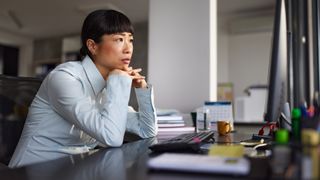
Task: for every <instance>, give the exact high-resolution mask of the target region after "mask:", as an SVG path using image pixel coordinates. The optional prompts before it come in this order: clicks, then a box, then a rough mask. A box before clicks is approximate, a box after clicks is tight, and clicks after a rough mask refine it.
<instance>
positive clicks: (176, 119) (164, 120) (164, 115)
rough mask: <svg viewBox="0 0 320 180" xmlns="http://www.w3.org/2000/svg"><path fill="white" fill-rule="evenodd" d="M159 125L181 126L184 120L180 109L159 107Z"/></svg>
mask: <svg viewBox="0 0 320 180" xmlns="http://www.w3.org/2000/svg"><path fill="white" fill-rule="evenodd" d="M157 120H158V127H160V128H161V127H181V126H184V125H185V124H184V120H183V117H182V115H180V113H179V111H177V110H175V109H157Z"/></svg>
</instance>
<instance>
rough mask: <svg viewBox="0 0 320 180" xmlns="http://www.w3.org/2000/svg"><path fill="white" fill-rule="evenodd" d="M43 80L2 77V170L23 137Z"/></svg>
mask: <svg viewBox="0 0 320 180" xmlns="http://www.w3.org/2000/svg"><path fill="white" fill-rule="evenodd" d="M41 82H42V79H39V78H30V77H12V76H5V75H0V168H1V167H2V168H3V166H5V165H7V164H8V163H9V161H10V159H11V156H12V155H13V152H14V150H15V147H16V145H17V143H18V141H19V138H20V136H21V132H22V129H23V126H24V122H25V120H26V117H27V114H28V107H29V105H30V104H31V102H32V100H33V98H34V96H35V95H36V93H37V91H38V89H39V87H40V85H41Z"/></svg>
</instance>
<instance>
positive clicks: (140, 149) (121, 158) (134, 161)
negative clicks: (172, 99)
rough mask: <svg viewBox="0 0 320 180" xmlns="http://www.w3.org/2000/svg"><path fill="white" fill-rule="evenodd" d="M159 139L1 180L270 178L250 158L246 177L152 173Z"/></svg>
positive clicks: (263, 162) (235, 138)
mask: <svg viewBox="0 0 320 180" xmlns="http://www.w3.org/2000/svg"><path fill="white" fill-rule="evenodd" d="M247 138H250V135H243V134H230V136H228V137H216V141H217V142H218V143H225V142H227V143H237V142H239V140H242V139H247ZM156 141H157V139H156V138H152V139H144V140H139V141H136V142H132V143H127V144H124V145H123V146H122V147H120V148H105V149H99V150H95V151H93V152H90V153H86V154H80V155H73V156H68V157H65V158H61V159H57V160H53V161H49V162H44V163H39V164H34V165H29V166H26V167H22V168H17V169H6V170H1V171H0V179H1V180H4V179H10V180H15V179H19V180H21V179H36V180H37V179H41V180H42V179H46V180H49V179H54V180H62V179H77V180H82V179H83V180H93V179H106V180H107V179H112V180H114V179H117V180H122V179H139V180H144V179H156V180H157V179H213V178H214V177H217V178H221V177H225V178H237V179H238V178H243V179H248V178H259V179H261V178H267V177H268V171H269V168H268V167H269V165H268V160H267V159H263V158H259V159H250V161H251V172H250V174H249V176H247V177H236V176H231V177H230V176H226V175H224V176H221V175H216V174H191V173H176V172H159V171H157V172H156V171H149V170H148V168H147V166H146V163H147V160H148V158H149V157H150V156H152V154H151V151H150V150H149V149H148V146H149V145H151V144H152V143H155V142H156Z"/></svg>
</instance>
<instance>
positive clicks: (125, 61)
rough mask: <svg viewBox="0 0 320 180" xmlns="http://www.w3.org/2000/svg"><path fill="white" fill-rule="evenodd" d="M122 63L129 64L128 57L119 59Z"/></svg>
mask: <svg viewBox="0 0 320 180" xmlns="http://www.w3.org/2000/svg"><path fill="white" fill-rule="evenodd" d="M121 61H122V62H123V64H130V59H121Z"/></svg>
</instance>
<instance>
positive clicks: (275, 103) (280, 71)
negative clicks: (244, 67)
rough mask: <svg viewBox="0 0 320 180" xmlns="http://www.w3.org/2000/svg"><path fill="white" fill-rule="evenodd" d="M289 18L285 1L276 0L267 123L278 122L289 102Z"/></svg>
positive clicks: (266, 113)
mask: <svg viewBox="0 0 320 180" xmlns="http://www.w3.org/2000/svg"><path fill="white" fill-rule="evenodd" d="M287 43H288V41H287V17H286V6H285V0H276V9H275V18H274V27H273V41H272V49H271V59H270V66H269V85H268V97H267V106H266V111H265V117H264V119H265V121H267V122H277V121H278V119H279V117H280V114H281V113H282V112H283V107H284V104H285V103H286V102H287V83H286V82H287V69H288V58H287V53H288V50H287V45H288V44H287Z"/></svg>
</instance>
